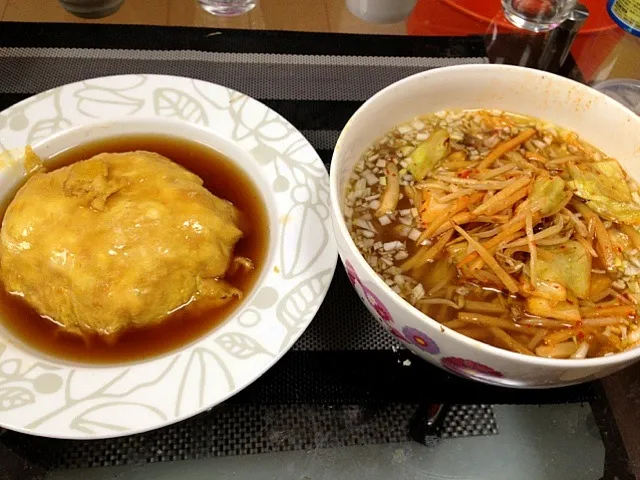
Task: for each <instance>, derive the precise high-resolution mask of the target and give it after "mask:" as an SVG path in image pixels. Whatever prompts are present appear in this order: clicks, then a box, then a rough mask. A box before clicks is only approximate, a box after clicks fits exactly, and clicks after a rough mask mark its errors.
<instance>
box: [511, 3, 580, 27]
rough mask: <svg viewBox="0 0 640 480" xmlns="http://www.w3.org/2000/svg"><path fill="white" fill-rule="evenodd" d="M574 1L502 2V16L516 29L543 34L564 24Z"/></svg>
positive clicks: (574, 4) (573, 6) (573, 5)
mask: <svg viewBox="0 0 640 480" xmlns="http://www.w3.org/2000/svg"><path fill="white" fill-rule="evenodd" d="M575 6H576V0H502V8H503V9H504V16H505V17H506V18H507V20H509V21H510V22H511V23H513V24H514V25H515V26H516V27H520V28H524V29H526V30H530V31H533V32H545V31H547V30H551V29H553V28H556V27H557V26H558V25H560V24H561V23H562V22H564V21H565V20H566V19H567V18H568V17H569V14H570V13H571V11H572V10H573V9H574V8H575Z"/></svg>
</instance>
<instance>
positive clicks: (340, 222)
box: [329, 64, 640, 369]
mask: <svg viewBox="0 0 640 480" xmlns="http://www.w3.org/2000/svg"><path fill="white" fill-rule="evenodd" d="M478 70H495V71H507V72H510V73H516V74H518V73H520V74H522V73H524V72H527V73H528V74H530V75H531V74H533V75H536V76H538V77H539V78H542V77H549V78H551V80H552V81H553V82H554V83H558V84H563V85H565V86H567V87H571V88H575V89H577V90H578V91H579V92H581V93H584V94H586V95H589V96H591V97H596V98H600V99H601V100H603V101H604V102H605V103H606V105H607V107H608V108H612V109H618V110H619V111H620V112H621V113H622V114H624V115H625V116H627V117H630V120H631V121H634V122H635V123H637V124H638V126H639V127H640V117H638V116H637V115H636V114H635V113H633V112H632V111H631V110H629V109H628V108H627V107H625V106H624V105H622V104H620V103H618V102H617V101H615V100H613V99H612V98H610V97H608V96H606V95H605V94H603V93H601V92H599V91H597V90H595V89H593V88H591V87H589V86H587V85H584V84H582V83H579V82H577V81H575V80H571V79H569V78H565V77H562V76H560V75H556V74H554V73H549V72H546V71H543V70H536V69H533V68H526V67H520V66H514V65H497V64H473V65H455V66H449V67H440V68H434V69H431V70H426V71H424V72H419V73H416V74H413V75H410V76H408V77H405V78H403V79H401V80H399V81H397V82H394V83H392V84H391V85H389V86H387V87H385V88H383V89H382V90H380V91H378V92H377V93H376V94H374V95H373V96H372V97H371V98H369V99H368V100H367V101H366V102H365V103H363V104H362V105H361V106H360V107H359V108H358V109H357V110H356V111H355V113H354V114H353V115H352V116H351V117H350V118H349V120H348V121H347V123H346V124H345V126H344V127H343V129H342V131H341V132H340V136H339V137H338V140H337V142H336V145H335V148H334V151H333V155H332V157H331V166H330V170H329V184H330V195H331V213H332V215H333V217H334V220H336V221H335V222H334V234H335V235H340V236H341V237H343V238H344V239H346V242H345V245H346V248H347V250H348V251H349V253H350V255H351V257H352V258H353V259H354V260H355V262H356V263H357V264H358V265H359V266H360V268H362V269H364V270H365V271H366V272H367V274H368V275H369V277H371V278H372V279H373V282H374V283H375V285H376V286H377V287H378V288H380V289H382V290H383V291H385V292H387V293H389V294H390V296H391V298H393V299H394V302H395V304H397V305H398V306H400V307H401V308H402V309H403V310H404V313H406V314H407V315H410V316H412V317H413V318H416V319H418V320H419V321H420V322H422V323H424V324H426V325H429V326H430V327H434V328H437V329H439V330H440V331H441V332H442V333H443V334H444V333H446V334H447V335H448V336H450V337H452V338H453V339H455V340H457V341H459V342H460V343H462V344H464V345H465V346H467V347H469V348H471V349H477V350H480V351H482V352H483V353H486V354H488V355H494V356H497V357H503V358H504V359H506V360H513V361H517V362H522V363H524V364H528V365H535V366H540V367H560V368H568V369H578V368H584V367H590V368H593V367H606V366H612V365H617V364H621V363H625V362H628V361H631V360H634V359H637V358H638V357H640V347H635V348H632V349H630V350H625V351H623V352H618V353H614V354H611V355H607V356H605V357H594V358H585V359H567V358H560V359H556V358H546V357H538V356H530V355H524V354H521V353H516V352H512V351H510V350H506V349H502V348H499V347H494V346H493V345H489V344H487V343H483V342H481V341H479V340H475V339H473V338H470V337H467V336H466V335H463V334H461V333H459V332H457V331H455V330H453V329H451V328H449V327H447V326H445V325H443V324H442V323H440V322H438V321H437V320H436V319H434V318H431V317H430V316H428V315H426V314H424V313H423V312H421V311H420V310H418V309H417V308H415V307H414V306H413V305H411V304H410V303H409V302H407V301H406V300H405V299H404V298H402V297H401V296H400V295H398V294H397V293H396V292H394V291H393V290H392V289H391V287H389V286H388V285H387V284H386V283H385V282H384V281H382V279H381V278H380V276H379V275H378V274H377V273H376V271H375V270H374V269H373V268H372V267H371V266H370V265H369V264H368V263H367V262H366V261H365V260H364V257H363V256H362V254H361V253H360V251H359V250H358V248H357V247H356V245H355V243H354V241H353V239H352V238H351V235H350V234H349V231H348V230H347V226H346V222H345V220H344V217H343V214H342V211H341V209H340V198H341V195H342V192H340V185H339V182H338V179H339V176H340V172H339V166H338V164H339V163H341V162H340V160H339V159H340V157H341V156H342V154H341V151H342V148H340V147H341V146H342V143H344V142H345V141H346V140H345V139H346V138H347V137H348V136H349V135H350V133H349V130H350V126H351V125H352V124H353V123H355V122H357V121H359V119H360V117H361V116H362V115H363V114H364V112H363V111H364V110H365V109H366V108H367V107H368V106H369V105H371V104H373V103H375V102H377V101H379V100H380V99H381V98H383V97H386V96H388V95H391V94H393V93H395V92H397V91H398V90H400V89H402V88H403V87H404V86H406V85H407V84H408V83H413V82H419V81H420V80H422V79H424V78H427V77H432V76H439V75H440V76H446V75H447V74H448V73H449V72H466V73H467V74H469V75H471V74H472V73H473V71H478ZM400 94H401V93H400ZM407 120H409V119H407ZM340 256H341V257H342V255H340ZM442 329H444V330H442Z"/></svg>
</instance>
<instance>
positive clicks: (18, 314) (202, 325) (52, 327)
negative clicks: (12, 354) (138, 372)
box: [0, 135, 269, 364]
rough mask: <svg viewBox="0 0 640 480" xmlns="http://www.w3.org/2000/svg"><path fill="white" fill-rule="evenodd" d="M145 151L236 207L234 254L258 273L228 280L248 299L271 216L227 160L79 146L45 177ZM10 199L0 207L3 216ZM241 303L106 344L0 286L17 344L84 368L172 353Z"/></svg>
mask: <svg viewBox="0 0 640 480" xmlns="http://www.w3.org/2000/svg"><path fill="white" fill-rule="evenodd" d="M132 150H148V151H151V152H156V153H159V154H161V155H164V156H165V157H167V158H169V159H171V160H173V161H174V162H176V163H178V164H180V165H182V166H183V167H185V168H187V169H188V170H190V171H191V172H193V173H195V174H196V175H198V176H199V177H200V178H201V179H202V180H203V181H204V186H205V187H206V188H207V189H208V190H209V191H210V192H212V193H213V194H215V195H217V196H218V197H220V198H224V199H226V200H228V201H230V202H231V203H233V204H234V205H235V206H236V207H237V208H238V209H239V210H240V211H241V212H242V213H243V222H242V225H241V228H242V230H243V232H244V237H243V238H242V239H241V240H240V241H239V242H238V243H237V244H236V247H235V254H236V255H240V256H245V257H248V258H250V259H251V260H253V262H254V265H255V267H256V268H255V269H254V270H253V271H251V272H249V273H242V269H239V270H238V272H239V273H236V274H234V275H232V276H227V277H225V279H226V280H227V281H228V282H229V283H231V284H232V285H233V286H235V287H237V288H239V289H241V290H242V291H243V292H244V293H245V297H246V296H247V294H249V293H250V290H251V288H252V287H253V285H254V284H255V282H256V280H257V279H258V277H259V276H260V273H261V271H262V268H263V266H264V262H265V257H266V251H267V247H268V241H269V226H268V217H267V213H266V209H265V205H264V201H263V200H262V197H261V195H260V193H259V191H258V189H257V187H256V186H255V185H254V184H253V182H252V181H251V179H250V178H249V177H248V176H247V175H246V174H245V173H244V172H243V171H242V170H241V169H239V168H238V167H236V166H235V165H234V164H233V163H232V162H231V161H230V160H228V159H227V158H226V157H224V156H223V155H222V154H220V153H219V152H217V151H215V150H213V149H212V148H210V147H207V146H205V145H202V144H200V143H197V142H193V141H190V140H185V139H181V138H177V137H168V136H159V135H135V136H134V135H132V136H128V137H119V138H111V139H106V140H100V141H96V142H90V143H86V144H82V145H79V146H76V147H72V148H69V149H67V150H65V151H63V152H60V153H57V154H56V155H54V156H52V157H51V158H50V159H48V160H47V162H46V165H47V169H48V170H49V171H51V170H55V169H56V168H61V167H64V166H67V165H70V164H72V163H74V162H77V161H80V160H85V159H87V158H90V157H92V156H94V155H96V154H98V153H103V152H111V153H118V152H128V151H132ZM12 198H13V194H12V195H10V196H9V198H7V199H6V200H5V202H4V205H3V206H2V210H1V215H2V217H4V213H5V211H6V208H7V206H8V205H9V203H10V201H11V200H12ZM241 302H242V300H234V301H232V302H231V303H229V304H227V305H225V306H223V307H221V308H217V309H215V310H208V311H195V309H185V310H178V311H177V312H175V313H173V314H172V315H171V316H170V317H168V318H167V319H166V320H165V321H163V322H162V323H160V324H158V325H154V326H151V327H145V328H136V329H129V330H126V331H124V332H122V333H121V334H119V335H118V336H117V338H115V340H113V341H111V340H110V341H109V342H107V341H106V340H105V339H104V338H102V337H101V336H100V335H97V334H89V335H86V336H83V337H80V336H78V335H74V334H70V333H66V332H65V331H63V330H62V329H61V328H60V327H59V326H58V325H56V324H55V323H54V322H52V321H50V320H48V319H46V318H43V317H42V316H40V315H39V314H38V313H37V312H36V311H35V310H34V309H33V308H31V307H30V306H29V305H27V304H26V302H24V301H23V300H22V299H21V298H19V297H17V296H14V295H10V294H9V293H7V292H6V291H5V289H4V288H3V287H2V286H1V285H0V317H1V320H2V323H3V325H4V326H5V327H6V328H7V330H9V331H10V332H11V333H12V334H13V335H14V336H15V337H16V338H17V339H19V340H21V341H22V342H24V343H25V344H26V345H28V346H29V347H31V348H34V349H36V350H38V351H41V352H43V353H45V354H49V355H52V356H55V357H59V358H64V359H67V360H72V361H80V362H88V363H102V364H104V363H114V362H126V361H132V360H140V359H146V358H149V357H153V356H156V355H160V354H163V353H166V352H169V351H172V350H175V349H177V348H179V347H181V346H183V345H185V344H188V343H190V342H192V341H194V340H195V339H197V338H199V337H201V336H203V335H205V334H206V333H207V332H209V331H210V330H211V329H212V328H214V327H215V326H216V325H218V324H219V323H221V322H222V321H224V320H225V319H226V318H227V317H228V316H229V315H230V314H231V313H232V312H233V311H234V310H235V309H236V308H237V307H238V305H239V304H240V303H241Z"/></svg>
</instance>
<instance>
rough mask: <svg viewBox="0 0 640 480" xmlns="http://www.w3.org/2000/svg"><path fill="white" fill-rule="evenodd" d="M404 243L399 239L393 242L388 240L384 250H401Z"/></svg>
mask: <svg viewBox="0 0 640 480" xmlns="http://www.w3.org/2000/svg"><path fill="white" fill-rule="evenodd" d="M403 246H404V245H403V243H402V242H400V241H398V240H394V241H392V242H386V243H385V244H384V250H385V252H390V251H395V250H399V249H401V248H402V247H403Z"/></svg>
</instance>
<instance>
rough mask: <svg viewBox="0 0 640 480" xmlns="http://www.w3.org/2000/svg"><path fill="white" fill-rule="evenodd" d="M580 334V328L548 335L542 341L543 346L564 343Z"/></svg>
mask: <svg viewBox="0 0 640 480" xmlns="http://www.w3.org/2000/svg"><path fill="white" fill-rule="evenodd" d="M581 332H582V329H581V328H567V329H566V330H560V331H558V332H553V333H550V334H549V335H547V336H545V337H544V338H543V339H542V341H543V342H544V343H545V345H553V344H556V343H560V342H564V341H565V340H568V339H570V338H573V337H577V336H578V334H580V333H581Z"/></svg>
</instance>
